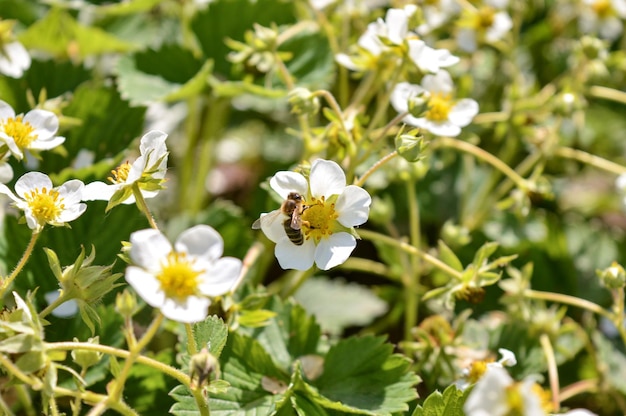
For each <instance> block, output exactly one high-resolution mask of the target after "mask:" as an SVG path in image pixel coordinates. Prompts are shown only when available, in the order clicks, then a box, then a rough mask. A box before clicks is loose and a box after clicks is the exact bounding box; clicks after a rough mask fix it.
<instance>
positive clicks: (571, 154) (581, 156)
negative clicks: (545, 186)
mask: <svg viewBox="0 0 626 416" xmlns="http://www.w3.org/2000/svg"><path fill="white" fill-rule="evenodd" d="M554 155H555V156H559V157H562V158H564V159H573V160H577V161H579V162H582V163H586V164H588V165H591V166H594V167H596V168H598V169H602V170H606V171H607V172H611V173H614V174H616V175H622V174H624V173H626V167H624V166H622V165H619V164H617V163H614V162H611V161H609V160H606V159H604V158H601V157H599V156H596V155H592V154H590V153H587V152H585V151H583V150H579V149H572V148H571V147H557V148H556V149H555V150H554Z"/></svg>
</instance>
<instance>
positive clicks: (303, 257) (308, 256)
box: [274, 236, 315, 270]
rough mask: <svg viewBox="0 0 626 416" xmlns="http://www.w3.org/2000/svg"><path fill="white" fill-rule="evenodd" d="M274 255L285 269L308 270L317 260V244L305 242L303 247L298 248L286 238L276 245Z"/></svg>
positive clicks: (311, 241)
mask: <svg viewBox="0 0 626 416" xmlns="http://www.w3.org/2000/svg"><path fill="white" fill-rule="evenodd" d="M274 254H275V255H276V259H277V260H278V264H280V267H282V268H283V269H296V270H308V269H310V268H311V266H313V261H314V259H315V243H314V242H313V240H304V243H303V244H302V245H301V246H297V245H295V244H294V243H292V242H291V241H289V239H288V238H287V237H286V236H285V237H284V238H282V239H281V240H279V241H278V242H277V243H276V247H275V248H274Z"/></svg>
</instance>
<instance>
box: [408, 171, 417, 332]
mask: <svg viewBox="0 0 626 416" xmlns="http://www.w3.org/2000/svg"><path fill="white" fill-rule="evenodd" d="M415 185H416V184H415V180H414V179H410V180H408V181H406V193H407V199H408V204H409V206H408V208H409V238H410V242H411V246H413V247H415V248H416V249H418V250H419V247H420V213H419V204H418V201H417V194H416V192H415ZM410 262H411V270H410V272H409V273H408V274H407V276H408V279H407V280H406V282H405V296H406V297H405V303H406V305H405V308H406V309H405V312H404V314H405V315H404V316H405V319H404V339H405V341H410V340H411V338H412V336H411V330H412V329H413V327H414V326H415V325H417V320H418V317H419V315H418V309H419V297H418V293H417V287H418V286H419V277H420V270H419V258H418V257H417V256H410Z"/></svg>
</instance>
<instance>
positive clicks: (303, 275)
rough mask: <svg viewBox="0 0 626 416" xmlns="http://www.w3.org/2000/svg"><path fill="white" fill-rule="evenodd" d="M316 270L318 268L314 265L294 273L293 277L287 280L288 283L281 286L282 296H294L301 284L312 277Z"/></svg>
mask: <svg viewBox="0 0 626 416" xmlns="http://www.w3.org/2000/svg"><path fill="white" fill-rule="evenodd" d="M316 270H317V268H316V267H315V266H313V267H310V268H308V269H307V270H299V271H297V272H296V273H294V274H293V275H292V278H290V279H289V280H288V281H287V283H286V285H285V286H284V287H283V288H281V290H280V295H281V297H282V298H283V299H287V298H288V297H289V296H292V295H293V294H294V293H296V292H297V291H298V289H299V288H300V286H302V284H303V283H304V282H306V280H307V279H308V278H309V277H311V276H312V275H313V274H314V273H315V271H316Z"/></svg>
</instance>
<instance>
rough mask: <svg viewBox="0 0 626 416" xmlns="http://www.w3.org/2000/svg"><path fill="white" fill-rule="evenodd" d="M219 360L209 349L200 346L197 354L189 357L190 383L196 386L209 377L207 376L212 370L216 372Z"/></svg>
mask: <svg viewBox="0 0 626 416" xmlns="http://www.w3.org/2000/svg"><path fill="white" fill-rule="evenodd" d="M218 369H219V362H218V361H217V358H215V356H214V355H213V354H211V353H210V352H209V350H207V349H206V347H205V348H202V351H200V352H199V353H197V354H194V355H193V356H192V357H191V361H190V363H189V372H190V374H189V377H190V378H191V383H192V385H193V386H194V387H195V388H197V387H199V386H202V384H203V383H204V382H205V381H206V380H208V379H209V376H210V375H211V373H213V372H218V371H219V370H218ZM192 388H193V387H192Z"/></svg>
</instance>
